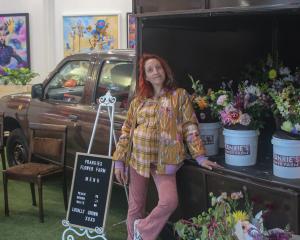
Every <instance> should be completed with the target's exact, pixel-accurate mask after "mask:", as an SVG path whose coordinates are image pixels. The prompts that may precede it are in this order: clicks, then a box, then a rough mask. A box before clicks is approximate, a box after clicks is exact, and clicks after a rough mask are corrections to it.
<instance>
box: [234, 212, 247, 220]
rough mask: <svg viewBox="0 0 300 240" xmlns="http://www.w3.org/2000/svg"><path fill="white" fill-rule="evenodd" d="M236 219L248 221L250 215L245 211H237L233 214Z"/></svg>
mask: <svg viewBox="0 0 300 240" xmlns="http://www.w3.org/2000/svg"><path fill="white" fill-rule="evenodd" d="M232 216H233V218H234V221H235V222H236V223H237V222H238V221H247V220H249V216H248V214H247V213H246V212H245V211H235V212H233V214H232Z"/></svg>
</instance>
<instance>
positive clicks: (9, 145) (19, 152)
mask: <svg viewBox="0 0 300 240" xmlns="http://www.w3.org/2000/svg"><path fill="white" fill-rule="evenodd" d="M6 156H7V162H8V165H9V166H10V167H11V166H14V165H18V164H22V163H25V162H27V158H28V144H27V140H26V137H25V135H24V133H23V132H22V130H21V129H20V128H17V129H15V130H13V131H12V132H11V133H10V134H9V137H8V138H7V142H6Z"/></svg>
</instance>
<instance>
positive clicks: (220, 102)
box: [217, 95, 227, 106]
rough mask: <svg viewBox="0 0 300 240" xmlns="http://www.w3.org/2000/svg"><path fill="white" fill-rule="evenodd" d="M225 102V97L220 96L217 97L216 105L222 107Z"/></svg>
mask: <svg viewBox="0 0 300 240" xmlns="http://www.w3.org/2000/svg"><path fill="white" fill-rule="evenodd" d="M226 101H227V95H221V96H219V97H218V100H217V104H218V105H220V106H224V105H225V102H226Z"/></svg>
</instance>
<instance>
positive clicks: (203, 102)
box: [188, 75, 219, 123]
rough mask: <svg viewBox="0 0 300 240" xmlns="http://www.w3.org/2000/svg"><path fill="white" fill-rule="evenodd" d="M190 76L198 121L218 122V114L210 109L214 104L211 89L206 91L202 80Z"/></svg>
mask: <svg viewBox="0 0 300 240" xmlns="http://www.w3.org/2000/svg"><path fill="white" fill-rule="evenodd" d="M188 76H189V78H190V80H191V81H192V88H193V90H194V93H193V94H192V98H191V99H192V103H193V107H194V109H195V113H196V116H197V118H198V121H199V122H200V123H208V122H218V121H219V120H218V115H217V114H215V112H213V111H211V109H210V107H211V104H212V99H211V92H212V91H211V89H208V90H207V91H206V90H205V89H204V86H203V84H201V82H200V80H194V78H193V77H192V76H191V75H188Z"/></svg>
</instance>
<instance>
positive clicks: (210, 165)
mask: <svg viewBox="0 0 300 240" xmlns="http://www.w3.org/2000/svg"><path fill="white" fill-rule="evenodd" d="M200 165H201V167H204V168H206V169H209V170H212V169H213V168H223V167H222V166H221V165H219V164H217V162H212V161H210V160H208V159H205V160H203V161H202V162H201V164H200Z"/></svg>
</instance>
